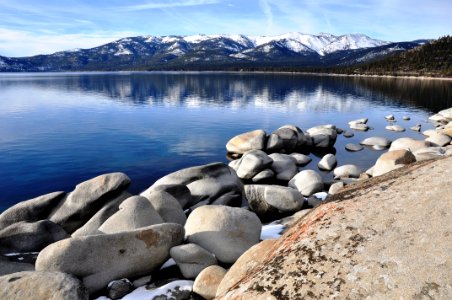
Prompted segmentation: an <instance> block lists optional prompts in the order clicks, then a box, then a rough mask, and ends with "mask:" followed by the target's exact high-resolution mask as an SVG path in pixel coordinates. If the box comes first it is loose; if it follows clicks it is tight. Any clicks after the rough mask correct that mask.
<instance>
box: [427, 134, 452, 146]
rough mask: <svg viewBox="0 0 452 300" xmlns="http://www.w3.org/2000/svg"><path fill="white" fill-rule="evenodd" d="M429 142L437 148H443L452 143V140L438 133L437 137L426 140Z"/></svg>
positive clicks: (433, 136)
mask: <svg viewBox="0 0 452 300" xmlns="http://www.w3.org/2000/svg"><path fill="white" fill-rule="evenodd" d="M425 140H426V141H427V142H429V143H431V144H432V145H433V146H437V147H443V146H446V145H447V144H449V143H450V141H451V140H452V139H451V138H450V136H448V135H445V134H442V133H437V134H435V135H432V136H430V137H429V138H427V139H425Z"/></svg>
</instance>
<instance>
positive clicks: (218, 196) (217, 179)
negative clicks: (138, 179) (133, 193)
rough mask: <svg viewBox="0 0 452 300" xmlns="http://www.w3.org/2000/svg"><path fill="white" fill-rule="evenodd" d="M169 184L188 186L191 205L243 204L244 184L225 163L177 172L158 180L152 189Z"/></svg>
mask: <svg viewBox="0 0 452 300" xmlns="http://www.w3.org/2000/svg"><path fill="white" fill-rule="evenodd" d="M168 184H183V185H186V186H187V187H188V189H189V190H190V193H191V195H192V203H191V205H195V204H197V203H198V202H200V201H206V202H208V203H214V204H216V203H218V204H229V205H230V204H237V205H240V204H241V203H242V195H243V184H242V182H241V180H240V178H238V177H237V174H236V172H235V171H234V170H233V169H232V168H231V167H229V166H227V165H225V164H223V163H212V164H208V165H202V166H197V167H191V168H186V169H182V170H179V171H176V172H174V173H171V174H168V175H166V176H165V177H162V178H160V179H159V180H157V181H156V182H155V183H154V185H153V186H152V187H151V188H157V187H158V186H161V185H168Z"/></svg>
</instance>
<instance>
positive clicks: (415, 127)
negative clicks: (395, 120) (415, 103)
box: [410, 124, 421, 132]
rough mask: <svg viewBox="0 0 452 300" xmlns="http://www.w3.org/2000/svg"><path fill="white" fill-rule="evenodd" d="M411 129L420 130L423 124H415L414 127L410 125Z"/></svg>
mask: <svg viewBox="0 0 452 300" xmlns="http://www.w3.org/2000/svg"><path fill="white" fill-rule="evenodd" d="M410 129H411V130H413V131H417V132H420V131H421V124H417V125H415V126H413V127H410Z"/></svg>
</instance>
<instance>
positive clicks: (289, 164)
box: [269, 153, 298, 181]
mask: <svg viewBox="0 0 452 300" xmlns="http://www.w3.org/2000/svg"><path fill="white" fill-rule="evenodd" d="M269 157H270V158H271V159H272V160H273V163H272V164H271V166H270V167H271V169H272V170H273V172H275V174H276V179H278V180H285V181H289V180H290V179H292V177H294V176H295V174H297V171H298V168H297V161H296V159H295V158H293V157H292V156H290V155H288V154H281V153H273V154H270V155H269Z"/></svg>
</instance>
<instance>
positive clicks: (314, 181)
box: [289, 170, 323, 196]
mask: <svg viewBox="0 0 452 300" xmlns="http://www.w3.org/2000/svg"><path fill="white" fill-rule="evenodd" d="M289 187H292V188H294V189H297V190H298V191H299V192H300V193H301V194H302V195H303V196H311V195H312V194H314V193H317V192H321V191H322V190H323V180H322V176H320V174H319V173H317V172H316V171H313V170H303V171H301V172H299V173H298V174H297V175H295V177H294V178H292V180H290V181H289Z"/></svg>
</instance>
